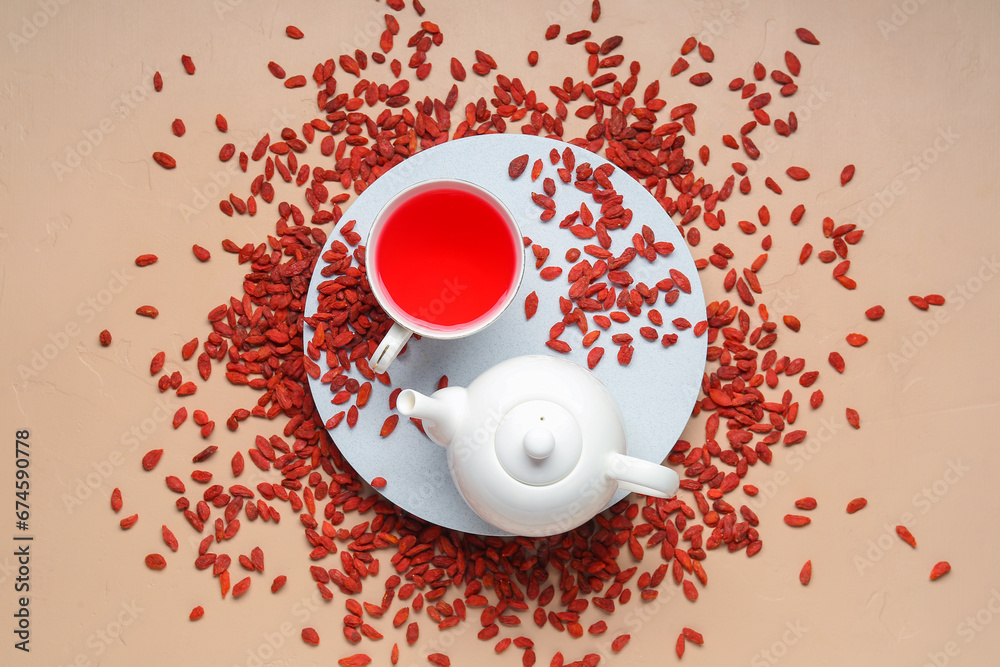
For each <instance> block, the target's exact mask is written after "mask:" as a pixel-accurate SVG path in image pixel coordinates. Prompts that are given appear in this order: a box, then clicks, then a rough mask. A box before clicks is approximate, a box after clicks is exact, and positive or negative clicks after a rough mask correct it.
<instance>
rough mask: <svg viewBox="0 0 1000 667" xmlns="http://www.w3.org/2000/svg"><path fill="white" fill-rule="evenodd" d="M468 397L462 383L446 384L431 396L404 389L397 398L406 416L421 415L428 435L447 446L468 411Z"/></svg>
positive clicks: (400, 410)
mask: <svg viewBox="0 0 1000 667" xmlns="http://www.w3.org/2000/svg"><path fill="white" fill-rule="evenodd" d="M465 397H466V392H465V389H464V388H462V387H445V388H444V389H439V390H437V391H436V392H434V393H433V394H432V395H431V396H424V395H423V394H421V393H420V392H417V391H413V390H412V389H404V390H403V391H401V392H400V394H399V396H398V397H397V398H396V410H398V411H399V413H400V414H401V415H404V416H406V417H416V418H417V419H420V421H421V424H422V426H423V427H424V433H426V434H427V437H429V438H430V439H431V440H433V441H434V442H436V443H437V444H439V445H441V446H442V447H447V446H448V444H449V443H451V440H452V438H453V437H454V435H455V431H456V430H457V429H458V425H459V422H460V421H461V419H462V415H463V413H464V411H465Z"/></svg>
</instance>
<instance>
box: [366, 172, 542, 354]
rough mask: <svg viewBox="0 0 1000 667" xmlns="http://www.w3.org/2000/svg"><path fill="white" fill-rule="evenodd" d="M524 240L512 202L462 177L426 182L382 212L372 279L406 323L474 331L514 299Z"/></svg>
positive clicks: (432, 332) (372, 249)
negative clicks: (513, 215)
mask: <svg viewBox="0 0 1000 667" xmlns="http://www.w3.org/2000/svg"><path fill="white" fill-rule="evenodd" d="M523 252H524V246H523V243H522V240H521V236H520V233H519V231H518V229H517V226H516V224H515V223H514V221H513V219H512V218H511V215H510V213H509V212H508V211H507V209H506V208H505V207H504V206H503V204H501V203H500V202H499V201H498V200H496V199H495V198H494V197H493V196H492V195H490V194H489V193H487V192H485V191H484V190H482V189H480V188H478V187H476V186H472V185H471V184H468V183H464V182H462V181H434V182H428V183H423V184H421V185H418V186H416V187H414V188H411V189H409V190H407V191H405V192H403V193H400V195H398V196H397V197H396V198H395V199H394V200H393V201H391V202H390V203H389V204H388V205H387V206H386V208H385V209H384V210H383V211H382V213H380V214H379V217H378V219H377V221H376V224H375V225H374V226H373V230H372V235H371V238H370V239H369V242H368V247H367V250H366V256H367V263H368V269H369V277H368V279H369V282H370V283H372V284H373V285H374V287H373V290H374V291H375V295H376V297H377V298H378V299H379V302H380V303H381V304H382V306H383V307H384V308H385V310H386V311H387V312H388V313H389V315H391V316H392V317H393V319H395V320H397V321H398V322H399V323H400V324H402V325H403V326H405V327H407V328H409V329H411V330H413V331H415V332H417V333H421V334H424V335H429V336H432V337H435V338H452V337H458V336H463V335H468V334H469V333H473V332H474V331H476V330H478V329H480V328H482V327H483V326H485V325H486V324H488V323H489V322H491V321H492V320H493V319H495V318H496V317H497V316H498V315H499V314H500V312H502V311H503V309H504V308H505V307H506V306H507V304H508V303H509V302H510V300H511V299H512V298H513V296H514V292H515V291H516V290H517V287H518V284H519V282H520V278H521V271H522V264H523Z"/></svg>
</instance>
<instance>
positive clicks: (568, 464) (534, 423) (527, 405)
mask: <svg viewBox="0 0 1000 667" xmlns="http://www.w3.org/2000/svg"><path fill="white" fill-rule="evenodd" d="M494 444H495V447H496V454H497V459H499V461H500V465H502V466H503V469H504V470H505V471H506V472H507V474H509V475H510V476H511V477H513V478H515V479H517V480H518V481H520V482H523V483H525V484H531V485H533V486H544V485H546V484H552V483H554V482H557V481H559V480H560V479H562V478H563V477H565V476H566V475H568V474H569V473H570V471H571V470H573V468H574V467H575V466H576V464H577V462H578V461H579V460H580V454H581V452H582V451H583V434H582V433H581V432H580V426H579V424H577V421H576V419H575V418H574V417H573V415H572V414H571V413H570V412H569V410H567V409H566V408H564V407H563V406H562V405H560V404H559V403H557V402H555V401H552V400H544V399H535V400H529V401H524V402H523V403H519V404H518V405H516V406H514V407H513V408H511V409H510V410H508V411H507V414H505V415H504V416H503V419H501V421H500V424H499V425H498V426H497V430H496V437H495V439H494Z"/></svg>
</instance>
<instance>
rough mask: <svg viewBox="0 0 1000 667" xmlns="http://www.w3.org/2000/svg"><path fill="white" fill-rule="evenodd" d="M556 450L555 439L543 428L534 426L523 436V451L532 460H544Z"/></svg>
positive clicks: (550, 432)
mask: <svg viewBox="0 0 1000 667" xmlns="http://www.w3.org/2000/svg"><path fill="white" fill-rule="evenodd" d="M555 448H556V437H555V436H554V435H552V431H550V430H549V429H547V428H545V427H544V426H535V427H534V428H531V429H529V430H528V432H527V433H525V434H524V451H525V453H526V454H527V455H528V456H530V457H531V458H533V459H544V458H546V457H548V456H549V455H551V454H552V452H553V451H554V450H555Z"/></svg>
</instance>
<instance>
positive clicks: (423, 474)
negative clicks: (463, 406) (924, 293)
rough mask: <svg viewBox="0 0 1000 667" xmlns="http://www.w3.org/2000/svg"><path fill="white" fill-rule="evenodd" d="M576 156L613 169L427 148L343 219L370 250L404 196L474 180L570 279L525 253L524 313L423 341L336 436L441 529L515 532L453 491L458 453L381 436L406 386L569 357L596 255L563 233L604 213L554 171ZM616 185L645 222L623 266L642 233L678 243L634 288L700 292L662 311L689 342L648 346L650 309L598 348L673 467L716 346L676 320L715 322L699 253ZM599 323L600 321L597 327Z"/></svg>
mask: <svg viewBox="0 0 1000 667" xmlns="http://www.w3.org/2000/svg"><path fill="white" fill-rule="evenodd" d="M567 147H569V148H571V149H572V151H573V153H574V155H575V156H576V164H577V165H579V164H581V163H583V162H589V163H590V165H591V166H592V167H594V168H596V167H598V166H599V165H601V164H605V163H607V160H605V159H604V158H602V157H600V156H598V155H595V154H594V153H591V152H589V151H587V150H584V149H582V148H577V147H576V146H572V145H570V144H567V143H564V142H560V141H556V140H554V139H545V138H542V137H534V136H528V135H506V134H492V135H483V136H478V137H467V138H464V139H459V140H456V141H449V142H447V143H444V144H441V145H439V146H435V147H433V148H430V149H427V150H424V151H421V152H420V153H417V154H416V155H414V156H413V157H411V158H409V159H407V160H406V161H404V162H403V163H401V164H399V165H397V166H396V167H393V168H392V169H391V170H389V171H388V172H387V173H385V174H384V175H383V176H381V177H380V178H379V179H378V180H376V181H375V182H374V183H373V184H372V185H371V186H370V187H368V189H366V190H365V191H364V193H362V194H361V195H360V196H358V198H357V199H356V200H355V201H354V203H353V204H351V207H350V209H349V210H348V211H347V212H346V213H345V215H344V218H343V220H342V221H341V222H342V223H346V222H347V221H348V220H357V223H356V225H355V227H354V229H355V231H357V232H358V233H359V234H361V237H362V239H364V240H363V241H362V243H364V242H365V241H366V240H367V235H368V230H369V228H370V226H371V223H372V221H373V220H374V218H375V215H376V214H377V213H378V211H379V210H380V209H381V208H382V205H383V204H384V203H385V202H386V201H388V200H389V198H390V197H392V195H393V194H395V193H396V192H398V191H400V190H402V189H403V188H405V187H408V186H410V185H413V184H415V183H419V182H421V181H424V180H427V179H431V178H457V179H462V180H465V181H469V182H471V183H475V184H477V185H479V186H481V187H483V188H485V189H487V190H489V191H490V192H492V193H493V194H494V195H495V196H496V197H497V198H498V199H500V200H501V201H502V202H504V204H506V206H507V207H508V208H509V209H510V211H511V212H512V213H513V215H514V217H515V218H516V219H517V222H518V224H519V226H520V228H521V233H522V234H523V235H524V236H527V237H529V238H530V239H531V240H532V241H533V242H534V243H538V244H540V245H542V246H545V247H546V248H549V249H550V250H551V253H550V255H549V257H548V259H547V261H546V263H545V266H561V267H563V269H564V272H563V274H562V275H561V276H560V277H559V278H557V279H555V280H553V281H545V280H542V279H541V278H540V277H539V275H538V270H536V269H535V268H534V267H535V258H534V255H533V254H532V252H531V249H530V247H529V248H525V269H524V278H523V280H522V281H521V286H520V289H519V291H518V294H517V296H516V297H515V298H514V301H513V302H512V303H511V305H510V307H509V308H508V309H507V310H506V311H505V312H504V313H503V315H501V316H500V318H499V319H498V320H497V321H496V322H494V323H493V324H492V325H490V326H489V327H487V328H486V329H485V330H483V331H481V332H479V333H477V334H475V335H472V336H469V337H467V338H462V339H458V340H433V339H430V338H424V339H422V340H419V341H416V340H411V342H410V345H409V347H408V348H407V350H406V352H405V353H404V354H402V355H401V356H400V357H399V358H398V359H397V360H396V361H395V362H393V364H392V367H391V368H390V369H389V375H390V376H391V378H392V386H391V387H388V386H385V385H383V384H381V383H379V382H375V383H373V385H374V386H373V389H372V395H371V398H370V399H369V401H368V404H367V405H366V406H365V407H364V408H362V409H361V410H360V414H359V418H358V422H357V425H356V426H355V427H354V428H353V429H351V428H348V426H347V422H346V421H342V422H341V423H340V424H339V425H338V427H337V428H335V429H333V430H332V431H331V432H330V435H331V436H332V437H333V439H334V441H335V442H336V443H337V447H338V448H339V449H340V451H341V452H342V453H343V455H344V457H345V458H346V459H347V460H348V461H349V462H350V464H351V465H352V466H353V467H354V469H355V470H357V472H358V473H359V474H360V475H361V477H362V478H363V479H364V480H366V481H370V480H372V479H374V478H375V477H383V478H385V479H386V480H387V482H388V483H387V485H386V486H385V487H384V488H382V489H379V491H380V493H382V495H384V496H385V497H386V498H387V499H388V500H390V501H391V502H393V503H395V504H396V505H398V506H399V507H401V508H403V509H404V510H406V511H408V512H410V513H412V514H414V515H416V516H418V517H420V518H422V519H425V520H427V521H430V522H432V523H435V524H439V525H441V526H445V527H448V528H452V529H455V530H460V531H463V532H468V533H475V534H479V535H507V533H505V532H504V531H501V530H499V529H498V528H496V527H494V526H492V525H491V524H489V523H487V522H486V521H484V520H483V519H481V518H480V517H479V516H478V515H477V514H475V512H473V511H472V509H471V508H470V507H469V506H468V505H467V504H466V503H465V501H464V500H463V499H462V496H461V495H460V494H459V492H458V489H457V488H456V487H455V485H454V483H453V482H452V479H451V474H450V473H449V471H448V463H447V459H446V450H445V448H443V447H440V446H439V445H437V444H435V443H433V442H432V441H431V440H430V439H428V438H427V437H425V436H424V435H423V434H422V433H420V431H419V430H417V428H416V426H415V425H413V424H412V423H411V422H410V421H409V420H407V419H400V422H399V425H398V426H397V427H396V430H395V431H394V432H393V433H392V434H391V435H390V436H389V437H387V438H382V437H380V435H379V432H380V430H381V427H382V423H383V422H384V421H385V419H386V417H388V416H389V415H390V414H392V412H393V411H391V410H389V393H390V392H391V391H392V389H393V388H395V387H403V388H410V389H414V390H416V391H419V392H422V393H425V394H428V395H429V394H431V393H433V392H434V390H435V389H436V387H437V382H438V379H439V378H440V377H441V376H442V375H447V376H448V380H449V384H450V385H451V386H467V385H468V384H469V383H470V382H471V381H472V380H473V379H474V378H475V377H476V376H477V375H479V374H480V373H481V372H482V371H484V370H486V369H487V368H489V367H490V366H493V365H494V364H496V363H499V362H501V361H503V360H505V359H509V358H511V357H516V356H520V355H523V354H555V353H554V352H552V351H551V350H549V348H548V347H546V346H545V341H546V340H548V331H549V328H550V327H551V326H552V325H553V324H554V323H555V322H557V321H559V320H561V318H562V314H561V312H560V311H559V296H560V295H562V296H565V295H566V292H567V289H568V288H567V284H566V278H565V276H566V271H568V270H569V268H570V267H571V266H572V264H571V263H569V262H567V261H566V259H565V253H566V250H567V249H569V248H571V247H581V246H582V245H583V243H581V240H580V239H578V238H576V237H575V236H573V234H571V233H570V232H569V231H568V230H567V229H560V228H559V221H560V220H562V219H563V218H564V217H565V216H566V215H567V214H569V213H571V212H572V211H575V210H579V209H580V203H581V202H584V201H586V202H587V205H588V207H589V208H590V209H591V211H593V212H594V213H595V214H598V210H599V207H598V206H597V205H596V204H595V203H594V202H593V200H592V198H591V196H590V195H589V194H587V193H584V192H581V191H579V190H577V189H576V188H575V187H573V186H572V184H565V183H562V181H560V180H559V177H558V175H557V173H556V170H557V169H558V168H559V167H561V166H562V163H561V162H560V163H559V164H557V165H553V164H552V163H551V161H550V160H549V153H550V151H551V150H552V149H553V148H555V149H556V150H558V151H559V152H560V154H561V153H562V151H563V150H565V149H566V148H567ZM525 153H527V154H528V155H529V156H530V160H529V163H528V168H527V169H526V170H525V173H524V174H523V175H522V176H521V177H520V178H518V179H517V180H512V179H511V178H510V177H509V176H508V175H507V167H508V165H509V164H510V161H511V160H512V159H514V158H515V157H517V156H519V155H523V154H525ZM538 158H541V159H542V161H543V163H544V167H543V169H542V175H541V176H540V177H539V178H538V180H537V181H535V182H532V181H531V177H530V172H531V166H532V164H533V163H534V161H535V160H536V159H538ZM545 177H550V178H552V179H553V180H554V181H555V182H556V185H557V187H556V193H555V196H554V197H553V198H552V199H553V200H554V201H555V203H556V211H557V213H556V216H555V218H553V219H552V220H550V221H547V222H542V221H540V220H539V214H540V213H541V211H542V209H541V208H540V207H538V206H537V205H536V204H534V202H532V200H531V193H532V192H541V191H542V180H543V179H544V178H545ZM611 181H612V184H613V185H614V187H615V190H616V191H617V192H618V193H619V194H621V195H622V196H623V197H624V204H623V205H624V206H625V207H627V208H630V209H632V212H633V217H632V223H631V224H630V225H629V227H628V229H624V230H621V229H618V230H611V231H610V232H609V233H610V235H611V238H612V240H613V243H612V246H611V248H610V250H611V251H612V252H614V253H615V254H616V255H618V254H621V252H622V250H624V249H625V248H626V247H629V246H631V245H632V236H633V234H635V233H636V232H638V231H639V230H640V229H641V228H642V225H649V227H650V228H652V229H653V231H654V233H655V234H656V240H657V241H668V242H670V243H672V244H673V245H674V252H673V253H672V254H671V255H669V256H666V257H658V258H657V259H656V261H655V262H648V261H647V260H645V259H644V258H641V257H637V258H636V259H635V260H633V261H632V262H631V263H630V264H629V265H628V266H627V267H626V270H628V272H629V273H630V274H631V275H632V277H633V279H634V282H635V283H639V282H644V283H646V284H647V285H650V286H652V285H653V284H654V283H656V282H657V281H659V280H661V279H663V278H667V277H669V273H668V270H669V269H671V268H674V269H678V270H680V271H681V272H683V273H684V275H686V276H687V277H688V279H689V280H690V282H691V294H684V293H682V294H681V295H680V298H679V299H678V300H677V302H676V303H674V304H673V305H667V304H666V303H664V302H663V299H662V298H661V299H660V300H659V301H658V302H657V304H656V306H655V307H656V308H657V309H658V310H659V311H660V312H661V313H662V315H663V319H664V324H663V326H660V327H654V328H656V329H657V331H658V333H659V335H660V336H662V335H663V334H664V333H677V334H678V341H677V343H676V344H675V345H672V346H671V347H669V348H664V347H663V346H662V345H661V344H660V342H659V341H658V340H656V341H647V340H645V339H644V338H642V337H641V336H639V333H638V332H639V327H641V326H652V324H651V323H650V322H649V320H648V319H647V318H646V314H645V313H646V311H647V310H648V309H649V308H650V306H645V305H644V306H643V314H642V315H640V316H639V317H636V318H633V319H632V321H631V322H628V323H625V324H614V326H613V327H612V328H611V329H610V330H608V331H605V332H603V333H602V334H601V336H600V338H599V339H598V341H597V342H596V343H595V345H602V346H603V347H604V348H605V350H606V352H605V354H604V358H603V359H602V360H601V361H600V363H598V365H597V367H596V368H595V369H594V373H595V374H596V375H597V376H598V377H599V378H600V379H601V381H602V382H603V383H604V384H605V385H606V386H607V388H608V389H609V390H610V391H611V393H612V394H614V395H615V396H616V397H617V399H618V402H619V405H620V406H621V410H622V413H623V414H624V416H625V422H626V423H625V431H626V435H627V438H628V453H629V454H630V455H631V456H636V457H638V458H642V459H646V460H647V461H653V462H656V463H660V462H662V461H663V460H664V459H665V458H666V456H667V454H669V453H670V449H671V448H672V447H673V445H674V443H675V442H676V440H677V438H678V437H679V436H680V434H681V431H683V429H684V426H685V424H687V421H688V417H689V416H690V415H691V408H692V407H693V405H694V402H695V400H696V399H697V397H698V394H699V392H700V389H701V377H702V373H703V371H704V367H705V352H706V349H707V341H706V338H705V336H701V337H695V336H694V334H693V333H692V331H691V330H690V329H688V330H685V331H678V330H677V329H676V328H675V327H674V326H673V325H672V324H671V321H672V320H674V319H676V318H679V317H683V318H685V319H687V320H688V321H689V322H690V323H691V324H694V323H696V322H698V321H700V320H703V319H705V299H704V294H703V292H702V289H701V282H700V281H699V279H698V270H697V269H696V268H695V265H694V260H693V259H692V257H691V254H690V253H689V252H688V247H687V243H686V242H685V241H684V239H682V238H681V236H680V233H679V232H678V231H677V227H676V225H675V224H674V222H673V221H672V220H671V219H670V217H669V216H668V215H667V214H666V212H665V211H664V210H663V209H662V207H661V206H660V205H659V203H658V202H657V201H656V199H655V198H654V197H653V196H652V195H651V194H650V193H649V192H647V191H646V190H645V189H644V188H643V187H642V185H641V184H640V183H638V182H637V181H635V180H634V179H633V178H632V177H631V176H629V175H627V174H625V173H624V172H623V171H621V170H616V171H615V173H614V174H612V176H611ZM598 215H599V214H598ZM598 215H595V217H598ZM335 239H341V236H340V235H339V234H338V233H337V232H336V230H334V231H332V232H331V233H330V238H329V240H328V242H327V246H326V247H325V248H324V252H325V251H326V250H327V249H328V248H329V245H330V243H332V242H333V240H335ZM588 242H589V241H588ZM594 242H596V239H594ZM583 256H584V257H586V255H583ZM591 261H593V258H591ZM324 265H325V264H324V263H323V262H322V260H320V263H319V265H318V266H317V270H316V271H315V272H314V273H313V278H312V283H311V284H310V286H309V295H308V300H307V302H306V313H307V314H309V315H312V314H315V312H316V310H317V308H318V305H319V301H318V291H317V290H318V286H319V284H320V283H321V282H323V281H325V280H329V278H325V277H323V276H322V275H320V271H319V269H320V268H322V266H324ZM532 291H534V292H536V293H537V295H538V302H539V305H538V312H537V314H536V315H535V316H534V317H533V318H532V319H530V320H526V319H525V314H524V299H525V297H526V296H527V295H528V294H530V293H531V292H532ZM594 326H595V325H593V324H592V323H591V328H593V327H594ZM619 332H623V333H630V334H632V336H633V338H634V340H633V342H632V345H633V347H634V348H635V353H634V355H633V357H632V362H631V364H630V365H629V366H621V365H619V363H618V361H617V351H618V346H616V345H614V344H613V343H612V342H611V334H614V333H619ZM304 335H305V340H307V341H308V340H311V339H312V335H313V330H312V328H310V327H308V326H307V327H306V330H305V332H304ZM581 338H582V335H581V334H580V331H579V329H578V328H577V327H576V326H571V327H567V329H566V332H565V333H564V334H563V335H562V336H561V339H562V340H565V341H566V342H568V343H569V344H570V346H571V347H572V348H573V350H572V352H570V353H569V354H568V355H565V356H566V357H568V358H569V359H571V360H573V361H575V362H577V363H579V364H581V365H583V366H584V367H586V363H587V352H588V350H587V349H585V348H584V347H583V345H582V344H581ZM318 363H319V366H320V369H321V373H325V372H326V371H328V370H329V367H328V366H327V365H326V359H325V355H324V356H323V357H322V358H321V359H320V360H319V362H318ZM351 374H352V376H354V377H357V378H359V379H360V380H361V381H362V382H363V381H364V378H362V377H361V376H360V374H359V373H357V371H355V370H353V369H352V371H351ZM309 384H310V387H311V389H312V393H313V397H314V399H315V403H316V409H317V410H318V412H319V414H320V415H321V416H322V418H323V420H324V421H326V420H328V419H329V418H330V417H332V416H333V415H334V414H336V413H337V412H339V411H340V410H341V409H345V408H346V407H347V406H348V404H344V405H342V406H337V405H332V404H331V398H332V397H333V395H332V393H331V391H330V386H329V385H328V384H323V383H321V382H320V381H319V380H315V379H312V378H310V382H309ZM351 404H353V402H352V403H351ZM625 495H627V493H626V492H625V491H618V492H617V493H616V494H615V496H614V498H613V499H612V501H611V502H612V503H614V502H617V501H618V500H620V499H621V498H623V497H625Z"/></svg>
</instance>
